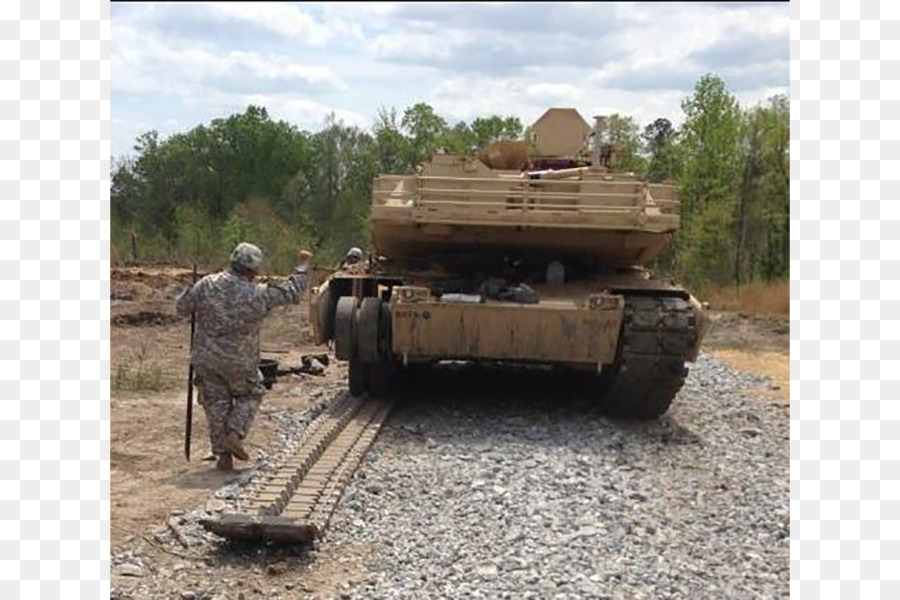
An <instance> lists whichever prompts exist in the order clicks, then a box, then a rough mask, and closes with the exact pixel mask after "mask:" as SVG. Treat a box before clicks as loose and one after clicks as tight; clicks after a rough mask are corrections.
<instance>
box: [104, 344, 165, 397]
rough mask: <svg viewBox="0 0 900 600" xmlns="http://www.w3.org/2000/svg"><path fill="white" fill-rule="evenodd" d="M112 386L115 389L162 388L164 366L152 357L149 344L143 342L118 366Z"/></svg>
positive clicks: (154, 389) (157, 389)
mask: <svg viewBox="0 0 900 600" xmlns="http://www.w3.org/2000/svg"><path fill="white" fill-rule="evenodd" d="M111 387H112V389H113V390H131V391H139V390H153V391H159V390H161V389H162V387H163V373H162V367H161V366H160V365H159V363H157V362H156V361H155V360H153V359H152V358H150V348H149V344H147V343H146V342H145V343H143V344H141V346H140V348H138V349H137V351H136V352H134V353H132V354H131V356H129V357H127V358H126V359H125V360H123V362H121V363H119V364H118V365H117V366H116V372H115V374H114V375H113V378H112V386H111Z"/></svg>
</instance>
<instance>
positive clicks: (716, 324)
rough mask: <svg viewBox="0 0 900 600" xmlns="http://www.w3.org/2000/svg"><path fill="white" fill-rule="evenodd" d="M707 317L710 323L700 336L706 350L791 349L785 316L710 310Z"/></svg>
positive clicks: (773, 350) (780, 350) (779, 350)
mask: <svg viewBox="0 0 900 600" xmlns="http://www.w3.org/2000/svg"><path fill="white" fill-rule="evenodd" d="M709 318H710V320H711V321H712V324H711V325H710V328H709V330H708V331H707V332H706V337H705V338H704V339H703V348H704V349H706V350H715V349H723V348H734V349H739V350H744V351H747V352H751V351H752V352H756V351H760V350H762V351H766V352H782V353H789V352H790V346H791V324H790V320H789V318H788V317H783V316H773V315H752V314H747V313H731V312H711V313H710V314H709Z"/></svg>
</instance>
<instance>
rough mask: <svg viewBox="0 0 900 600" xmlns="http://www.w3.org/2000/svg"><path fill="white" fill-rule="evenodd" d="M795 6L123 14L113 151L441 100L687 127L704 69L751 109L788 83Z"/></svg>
mask: <svg viewBox="0 0 900 600" xmlns="http://www.w3.org/2000/svg"><path fill="white" fill-rule="evenodd" d="M788 9H789V5H788V3H772V4H757V3H706V4H702V3H696V4H695V3H685V4H681V3H650V4H635V3H621V4H601V3H592V4H562V3H553V4H533V3H528V4H515V3H483V4H475V3H472V4H419V5H417V4H406V3H404V4H391V3H384V4H380V3H365V4H324V5H318V4H313V3H300V4H275V3H272V4H263V3H247V4H243V3H221V4H215V3H205V4H181V3H172V4H149V3H146V4H144V3H142V4H132V3H113V4H112V6H111V14H112V152H113V154H114V155H120V154H122V153H124V152H129V151H130V150H131V146H132V143H133V140H134V138H135V136H136V135H138V134H139V133H142V132H144V131H146V130H149V129H156V130H158V131H159V132H160V133H162V134H164V135H167V134H170V133H173V132H176V131H183V130H187V129H190V128H191V127H193V126H195V125H197V124H199V123H204V122H208V121H209V120H210V119H212V118H215V117H219V116H227V115H229V114H232V113H234V112H240V111H243V110H244V109H245V108H246V106H247V105H248V104H258V105H263V106H265V107H266V108H267V109H268V110H269V114H270V115H272V116H274V117H275V118H280V119H285V120H287V121H290V122H291V123H294V124H296V125H297V126H298V127H301V128H304V129H308V130H313V131H314V130H317V129H319V128H320V127H321V124H322V121H323V119H324V117H325V115H326V114H328V113H329V112H331V111H334V112H335V113H336V114H337V115H338V117H339V118H342V119H343V120H344V121H345V122H348V123H353V124H358V125H361V126H364V127H369V126H370V125H371V123H372V120H373V118H374V117H375V115H376V114H377V111H378V108H379V107H381V106H385V107H396V108H398V109H400V110H402V109H403V108H404V107H406V106H409V105H410V104H413V103H415V102H419V101H424V102H428V103H429V104H431V105H432V106H434V107H435V109H436V110H437V111H438V113H439V114H441V115H443V116H445V117H447V118H449V119H450V120H451V121H456V120H461V119H465V120H469V119H471V118H473V117H476V116H482V115H488V114H500V115H504V116H506V115H515V116H518V117H520V118H521V119H522V121H523V123H524V124H528V123H530V122H532V121H533V120H534V119H535V118H537V117H538V116H540V114H541V113H542V112H543V111H544V110H545V109H546V108H547V107H550V106H573V107H576V108H578V110H579V111H581V113H582V115H583V116H584V117H585V118H587V119H588V120H590V117H591V116H592V115H596V114H610V113H613V112H619V113H623V114H630V115H632V116H634V117H635V118H637V120H638V121H639V122H640V123H641V124H642V125H644V124H646V123H648V122H650V121H651V120H653V119H654V118H656V117H659V116H664V117H668V118H670V119H672V120H673V121H675V122H680V121H681V109H680V102H681V100H682V99H683V98H684V97H685V96H686V95H687V94H689V93H690V90H691V89H692V87H693V85H694V83H695V82H696V80H697V78H698V77H699V76H700V75H702V74H703V73H706V72H714V73H717V74H719V75H720V76H722V77H723V78H724V79H725V81H726V83H727V84H728V87H729V89H730V90H731V91H732V92H734V93H735V94H736V95H737V96H738V98H739V99H740V100H741V102H742V103H745V104H755V103H757V102H759V101H760V100H763V99H765V98H767V97H768V96H771V95H772V94H775V93H779V92H784V93H787V90H788V85H789V50H788V38H789V15H788Z"/></svg>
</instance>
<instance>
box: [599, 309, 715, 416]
mask: <svg viewBox="0 0 900 600" xmlns="http://www.w3.org/2000/svg"><path fill="white" fill-rule="evenodd" d="M698 327H699V323H698V319H697V314H696V312H695V310H694V308H693V307H692V306H691V304H690V302H689V301H688V300H685V299H683V298H678V297H658V296H635V295H632V296H626V298H625V315H624V320H623V325H622V343H621V345H620V350H619V356H618V360H617V362H616V368H615V371H614V374H613V381H612V383H611V385H610V387H609V389H608V391H607V398H606V400H607V407H608V409H609V411H610V412H612V413H614V414H618V415H621V416H627V417H637V418H644V419H649V418H655V417H658V416H660V415H662V414H663V413H665V412H666V411H667V410H668V409H669V405H670V404H671V403H672V400H673V399H674V398H675V395H676V394H677V393H678V390H680V389H681V386H682V385H684V380H685V377H686V376H687V372H688V371H687V368H686V367H685V366H684V363H685V361H686V360H688V357H689V356H690V354H691V351H692V349H693V348H694V346H695V345H696V342H697V336H698V334H699V329H698Z"/></svg>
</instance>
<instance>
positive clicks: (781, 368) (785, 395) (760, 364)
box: [710, 348, 791, 401]
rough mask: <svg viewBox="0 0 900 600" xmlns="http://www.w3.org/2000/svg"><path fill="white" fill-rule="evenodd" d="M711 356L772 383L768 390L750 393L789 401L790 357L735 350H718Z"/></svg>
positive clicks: (775, 353) (771, 353)
mask: <svg viewBox="0 0 900 600" xmlns="http://www.w3.org/2000/svg"><path fill="white" fill-rule="evenodd" d="M710 354H712V355H713V356H715V357H716V358H718V359H719V360H721V361H722V362H724V363H725V364H727V365H728V366H729V367H732V368H733V369H736V370H738V371H747V372H750V373H762V374H764V375H768V376H769V377H771V378H772V381H774V384H773V385H772V386H771V387H769V388H767V389H766V388H763V389H759V388H756V389H753V390H751V392H753V393H756V394H763V395H765V396H770V397H774V398H779V399H781V400H785V401H788V400H790V399H791V357H790V355H788V354H785V353H783V352H766V351H756V352H748V351H745V350H735V349H731V348H720V349H717V350H713V351H711V352H710Z"/></svg>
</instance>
